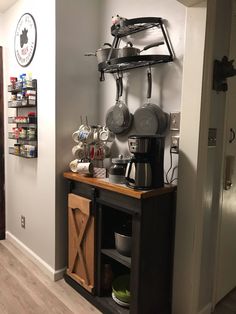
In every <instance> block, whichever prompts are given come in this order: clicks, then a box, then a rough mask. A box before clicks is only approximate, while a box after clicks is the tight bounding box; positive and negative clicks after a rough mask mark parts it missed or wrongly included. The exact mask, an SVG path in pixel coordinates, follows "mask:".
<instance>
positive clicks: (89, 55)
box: [84, 52, 96, 57]
mask: <svg viewBox="0 0 236 314" xmlns="http://www.w3.org/2000/svg"><path fill="white" fill-rule="evenodd" d="M84 55H85V57H91V56H93V57H96V53H95V52H87V53H85V54H84Z"/></svg>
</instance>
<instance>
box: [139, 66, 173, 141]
mask: <svg viewBox="0 0 236 314" xmlns="http://www.w3.org/2000/svg"><path fill="white" fill-rule="evenodd" d="M147 82H148V90H147V102H146V103H145V104H144V105H143V106H142V107H140V108H138V109H137V110H136V111H135V113H134V127H135V129H136V131H137V133H138V134H147V135H149V134H150V135H151V134H162V133H163V132H164V131H165V130H166V128H167V124H168V115H167V114H166V113H165V112H163V111H162V109H161V108H160V107H159V106H157V105H156V104H154V103H152V102H151V101H150V99H151V94H152V73H151V68H149V69H148V70H147Z"/></svg>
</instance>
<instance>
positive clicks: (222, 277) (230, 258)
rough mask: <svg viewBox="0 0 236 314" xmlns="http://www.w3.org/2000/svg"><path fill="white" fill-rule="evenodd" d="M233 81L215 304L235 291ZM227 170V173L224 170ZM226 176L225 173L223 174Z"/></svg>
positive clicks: (234, 55)
mask: <svg viewBox="0 0 236 314" xmlns="http://www.w3.org/2000/svg"><path fill="white" fill-rule="evenodd" d="M229 58H230V60H231V59H234V60H235V62H234V66H235V67H236V6H235V9H234V10H233V18H232V28H231V44H230V56H229ZM235 132H236V77H232V78H230V79H228V91H227V93H226V129H225V139H224V141H225V144H224V146H225V152H224V160H223V162H224V170H225V171H224V178H222V179H223V180H222V183H223V185H225V184H226V180H228V181H231V182H232V187H231V188H230V186H229V185H230V182H228V188H229V189H228V190H226V189H225V187H224V189H223V192H222V207H221V212H220V219H219V221H220V223H219V241H218V254H217V258H218V261H217V278H216V289H215V291H216V295H215V301H216V303H217V302H218V301H219V300H221V299H222V298H223V297H224V296H225V295H226V294H227V293H228V292H230V291H231V290H232V289H233V288H235V287H236V139H234V136H235V135H234V133H235ZM227 167H228V170H226V168H227ZM227 172H228V173H227Z"/></svg>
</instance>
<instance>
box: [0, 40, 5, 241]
mask: <svg viewBox="0 0 236 314" xmlns="http://www.w3.org/2000/svg"><path fill="white" fill-rule="evenodd" d="M5 228H6V224H5V163H4V97H3V48H2V47H1V46H0V240H3V239H5V231H6V230H5Z"/></svg>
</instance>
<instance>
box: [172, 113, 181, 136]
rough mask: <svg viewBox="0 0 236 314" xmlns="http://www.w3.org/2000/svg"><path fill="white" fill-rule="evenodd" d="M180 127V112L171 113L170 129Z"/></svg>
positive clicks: (176, 129) (175, 129)
mask: <svg viewBox="0 0 236 314" xmlns="http://www.w3.org/2000/svg"><path fill="white" fill-rule="evenodd" d="M179 129H180V112H171V113H170V130H171V131H179Z"/></svg>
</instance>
